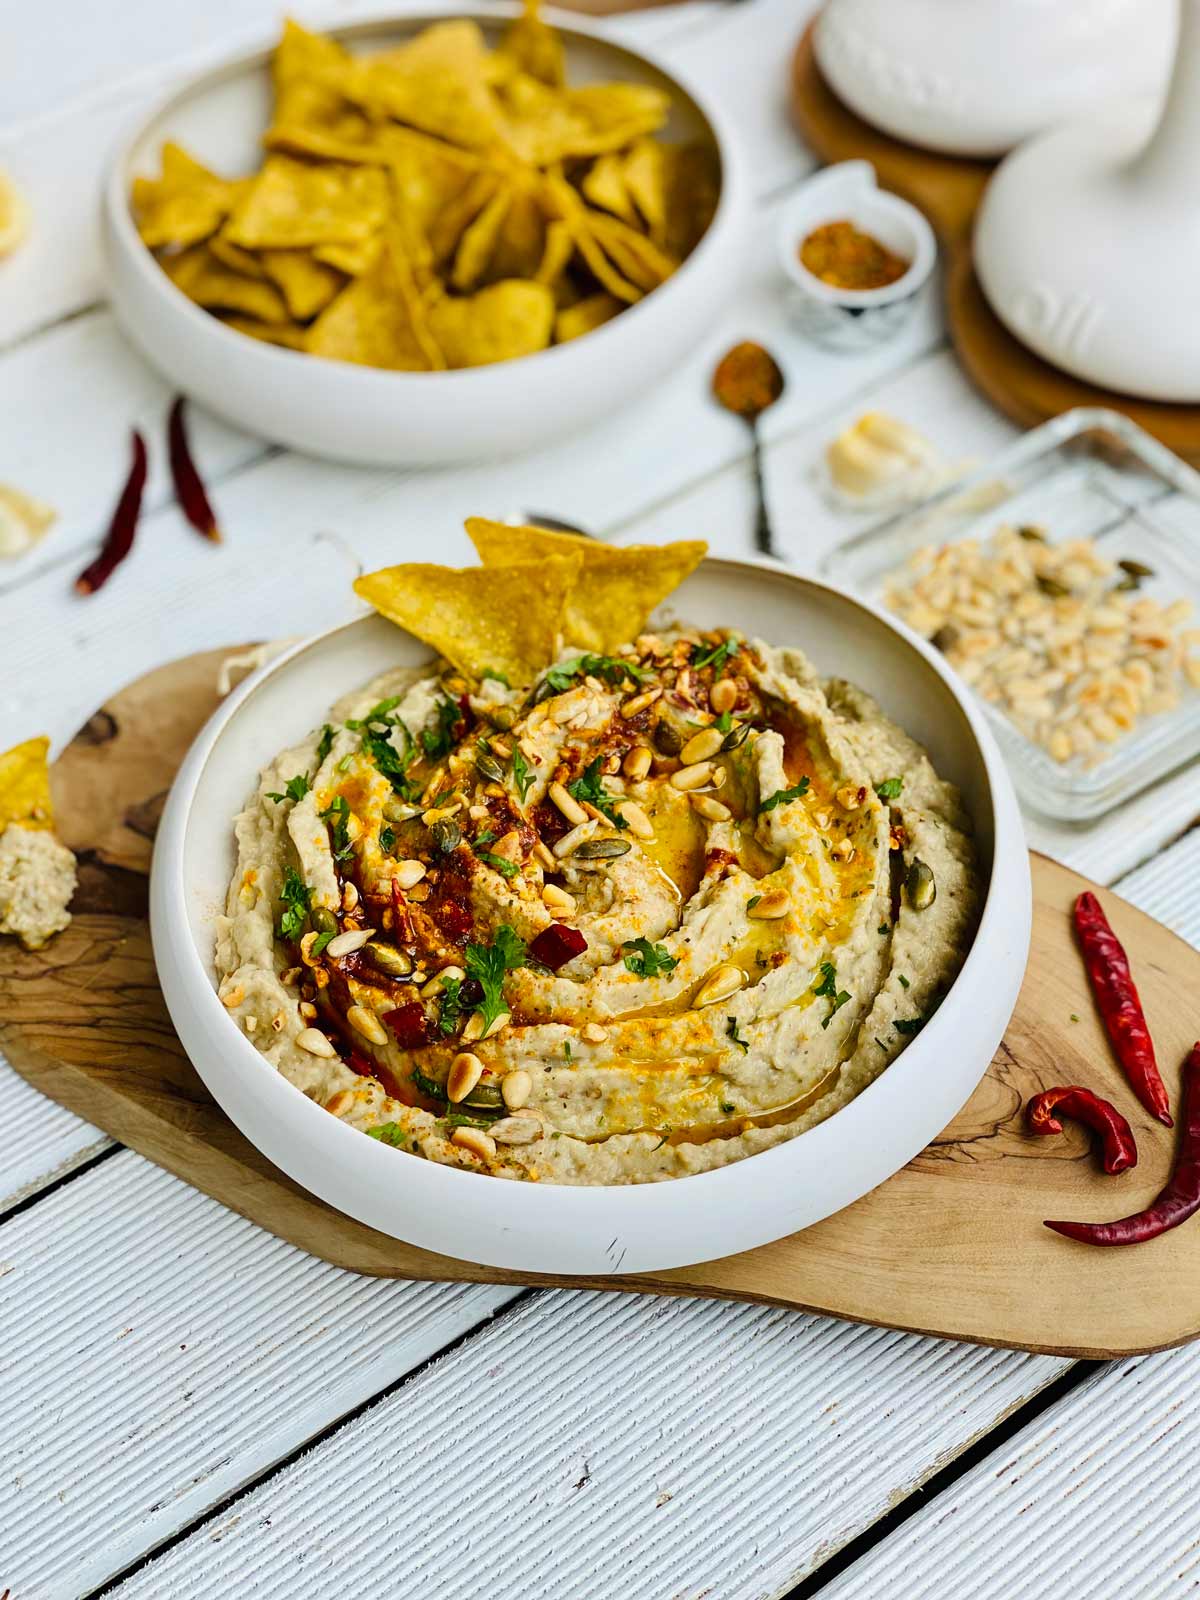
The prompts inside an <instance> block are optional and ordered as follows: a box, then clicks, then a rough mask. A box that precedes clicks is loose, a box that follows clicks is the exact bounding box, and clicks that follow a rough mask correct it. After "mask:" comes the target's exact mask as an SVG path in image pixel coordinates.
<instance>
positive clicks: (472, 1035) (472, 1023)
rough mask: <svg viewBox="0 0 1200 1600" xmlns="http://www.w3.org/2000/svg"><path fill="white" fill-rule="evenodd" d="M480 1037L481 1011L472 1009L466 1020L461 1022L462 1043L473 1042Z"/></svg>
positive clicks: (481, 1032)
mask: <svg viewBox="0 0 1200 1600" xmlns="http://www.w3.org/2000/svg"><path fill="white" fill-rule="evenodd" d="M482 1038H483V1013H482V1012H481V1011H472V1013H471V1015H470V1016H469V1017H468V1018H467V1020H466V1022H464V1023H463V1031H462V1039H463V1042H464V1044H474V1043H475V1042H476V1041H477V1040H479V1039H482Z"/></svg>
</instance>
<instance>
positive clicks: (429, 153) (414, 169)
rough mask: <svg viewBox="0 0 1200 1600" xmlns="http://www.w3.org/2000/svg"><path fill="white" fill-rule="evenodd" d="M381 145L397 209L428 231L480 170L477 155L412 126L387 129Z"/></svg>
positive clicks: (456, 236) (456, 235)
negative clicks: (387, 165) (390, 175)
mask: <svg viewBox="0 0 1200 1600" xmlns="http://www.w3.org/2000/svg"><path fill="white" fill-rule="evenodd" d="M383 144H384V148H385V149H386V151H387V155H388V161H389V163H390V165H391V170H392V192H393V195H394V197H395V204H396V208H397V211H398V212H400V213H401V214H403V215H405V216H407V217H409V218H410V219H411V220H412V222H413V223H414V224H415V225H416V226H417V227H419V228H421V229H422V230H423V231H424V232H425V233H427V234H428V233H429V232H430V231H431V229H432V227H433V224H434V223H435V222H436V221H437V219H438V218H439V217H441V216H443V215H444V214H445V213H446V211H447V210H448V209H449V208H450V207H451V206H452V205H453V204H454V203H455V201H457V200H458V199H459V197H460V196H461V195H462V194H463V193H464V191H465V190H466V189H467V186H468V185H469V184H470V182H471V180H472V179H473V178H475V177H476V176H477V174H478V173H479V172H480V170H481V169H480V161H479V157H478V156H476V155H473V154H471V153H470V152H468V151H466V150H457V149H455V147H454V146H453V145H449V144H444V143H443V142H442V141H441V140H440V139H434V138H432V137H431V136H430V135H429V134H425V133H417V132H416V131H415V130H414V129H412V128H389V129H387V131H386V134H385V135H384V136H383ZM492 181H493V182H494V179H493V180H492ZM489 192H490V191H489ZM481 204H482V202H481ZM477 209H478V208H477ZM473 214H474V213H472V215H473ZM463 226H465V224H463ZM461 231H462V229H461V227H460V228H459V230H458V232H459V233H461ZM457 238H458V233H456V234H455V235H454V239H455V241H457ZM452 248H453V245H451V249H452Z"/></svg>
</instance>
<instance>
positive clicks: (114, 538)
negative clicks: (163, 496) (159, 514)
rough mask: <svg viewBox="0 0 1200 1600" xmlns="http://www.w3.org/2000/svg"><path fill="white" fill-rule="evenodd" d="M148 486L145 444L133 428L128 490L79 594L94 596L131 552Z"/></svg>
mask: <svg viewBox="0 0 1200 1600" xmlns="http://www.w3.org/2000/svg"><path fill="white" fill-rule="evenodd" d="M145 487H146V441H145V440H144V439H143V438H142V436H141V434H140V433H139V432H138V430H137V429H136V428H134V430H133V461H132V463H131V464H130V468H129V476H128V477H127V478H126V479H125V487H124V488H123V489H122V490H121V498H120V499H119V500H118V501H117V505H116V509H115V510H114V512H113V514H112V521H111V522H110V523H109V525H108V532H107V533H106V534H105V535H104V541H103V543H102V544H101V546H100V551H99V554H98V555H97V556H96V559H95V560H94V561H92V562H91V563H90V564H89V565H88V566H86V567H84V569H83V571H82V572H81V573H80V574H79V576H78V577H77V578H76V579H75V590H76V593H77V594H95V592H96V590H97V589H99V588H101V587H102V586H103V585H104V584H106V583H107V582H108V580H109V578H111V577H112V575H113V573H114V571H115V570H116V569H117V567H118V566H120V564H121V562H122V561H124V559H125V557H126V556H127V555H128V554H129V552H130V550H132V548H133V536H134V533H135V532H136V531H137V524H138V516H139V515H140V513H141V509H142V491H143V489H145Z"/></svg>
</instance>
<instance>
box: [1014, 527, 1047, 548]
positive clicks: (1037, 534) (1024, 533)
mask: <svg viewBox="0 0 1200 1600" xmlns="http://www.w3.org/2000/svg"><path fill="white" fill-rule="evenodd" d="M1017 534H1018V536H1019V537H1020V538H1022V539H1026V540H1028V541H1029V543H1030V544H1045V542H1046V535H1045V534H1044V533H1043V532H1042V530H1041V529H1040V528H1035V527H1034V525H1033V523H1032V522H1026V523H1025V524H1024V525H1023V526H1022V527H1020V528H1018V529H1017Z"/></svg>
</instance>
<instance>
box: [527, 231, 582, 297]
mask: <svg viewBox="0 0 1200 1600" xmlns="http://www.w3.org/2000/svg"><path fill="white" fill-rule="evenodd" d="M574 254H575V236H574V234H573V233H572V232H571V230H570V228H568V227H567V225H566V223H565V222H563V221H562V220H561V218H556V219H555V220H554V221H553V222H551V223H549V224H548V226H547V228H546V243H545V247H544V248H543V250H542V259H541V261H540V262H539V263H538V269H537V271H536V272H535V273H534V275H533V276H534V278H535V279H536V280H537V282H538V283H544V284H547V285H548V286H549V287H550V288H554V286H555V285H556V284H557V282H558V280H559V279H560V278H561V277H562V275H563V273H564V272H565V271H566V270H567V265H568V263H569V262H570V259H571V257H572V256H573V255H574Z"/></svg>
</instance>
